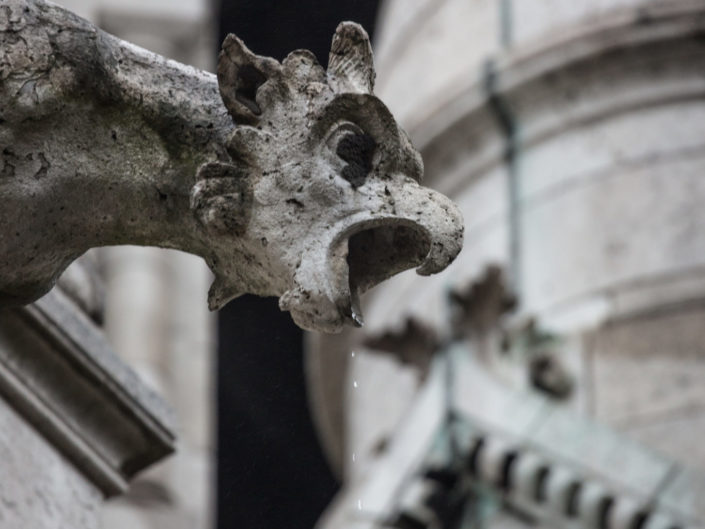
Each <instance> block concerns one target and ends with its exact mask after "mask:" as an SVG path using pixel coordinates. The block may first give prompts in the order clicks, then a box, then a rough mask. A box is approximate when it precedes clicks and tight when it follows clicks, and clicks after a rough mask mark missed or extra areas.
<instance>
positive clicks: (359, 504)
mask: <svg viewBox="0 0 705 529" xmlns="http://www.w3.org/2000/svg"><path fill="white" fill-rule="evenodd" d="M357 510H358V511H361V510H362V500H357Z"/></svg>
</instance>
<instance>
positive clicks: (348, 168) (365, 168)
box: [335, 130, 377, 188]
mask: <svg viewBox="0 0 705 529" xmlns="http://www.w3.org/2000/svg"><path fill="white" fill-rule="evenodd" d="M376 147H377V143H376V142H375V140H374V138H373V137H372V136H370V135H369V134H367V133H365V132H362V131H353V130H347V131H345V132H344V133H343V134H342V135H341V136H340V139H339V140H338V144H337V145H336V148H335V153H336V154H337V155H338V156H339V157H340V159H341V160H343V161H344V162H346V165H345V167H343V171H342V173H341V176H342V177H343V178H345V179H346V180H347V181H348V182H350V185H351V186H353V188H358V187H360V186H361V185H362V184H364V183H365V179H366V178H367V175H368V174H369V173H370V172H371V171H372V158H373V156H374V153H375V148H376Z"/></svg>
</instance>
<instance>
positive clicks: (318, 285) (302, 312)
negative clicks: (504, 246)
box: [279, 182, 463, 332]
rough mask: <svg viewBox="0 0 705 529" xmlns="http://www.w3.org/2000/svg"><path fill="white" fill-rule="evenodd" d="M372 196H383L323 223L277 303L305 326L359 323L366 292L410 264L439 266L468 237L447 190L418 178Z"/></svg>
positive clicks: (332, 328)
mask: <svg viewBox="0 0 705 529" xmlns="http://www.w3.org/2000/svg"><path fill="white" fill-rule="evenodd" d="M367 187H368V193H370V195H369V196H377V197H379V196H382V197H384V198H385V199H388V200H386V203H385V202H379V203H378V204H380V205H379V206H378V207H377V209H376V210H374V209H373V211H366V210H360V211H357V212H355V213H353V214H352V215H349V216H347V217H345V218H342V219H340V220H339V221H338V222H337V223H335V225H334V226H328V227H327V229H325V230H322V232H321V231H317V233H318V234H319V236H318V237H319V238H317V239H315V240H313V241H309V243H308V248H311V249H314V248H315V249H317V250H310V251H308V252H307V253H306V254H304V255H303V258H302V260H301V261H300V263H299V265H297V269H296V274H295V277H294V285H293V288H291V289H289V290H288V291H287V292H285V293H284V294H283V295H282V297H281V298H280V301H279V305H280V307H281V308H282V309H283V310H288V311H290V312H291V315H292V317H293V318H294V321H295V322H296V323H297V324H298V325H299V326H301V327H303V328H305V329H311V330H317V331H323V332H340V330H342V327H343V326H344V325H345V324H350V325H353V326H357V327H360V326H361V325H362V324H363V316H362V311H361V308H360V295H361V294H362V293H364V292H365V291H367V290H369V289H370V288H372V287H373V286H375V285H377V284H378V283H380V282H382V281H384V280H385V279H388V278H389V277H391V276H393V275H395V274H397V273H399V272H401V271H403V270H407V269H409V268H414V267H416V271H417V273H418V274H420V275H430V274H434V273H437V272H440V271H441V270H443V269H444V268H446V267H447V266H448V265H449V264H450V263H451V262H452V261H453V259H455V257H456V255H457V254H458V252H460V249H461V247H462V243H463V220H462V216H461V214H460V211H459V210H458V208H457V207H456V206H455V205H454V204H453V203H452V202H451V201H450V199H448V198H446V197H445V196H443V195H441V194H440V193H437V192H435V191H432V190H430V189H425V188H421V187H420V186H418V185H417V184H415V183H409V182H405V185H404V186H397V187H396V188H395V187H392V186H389V192H388V188H387V185H385V184H380V186H379V187H380V189H378V190H375V189H371V190H370V189H369V188H371V186H370V184H368V185H367Z"/></svg>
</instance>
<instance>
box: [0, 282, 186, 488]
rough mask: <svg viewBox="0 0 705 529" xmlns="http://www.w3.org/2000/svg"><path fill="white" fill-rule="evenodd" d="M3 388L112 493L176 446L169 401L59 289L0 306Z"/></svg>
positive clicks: (0, 379)
mask: <svg viewBox="0 0 705 529" xmlns="http://www.w3.org/2000/svg"><path fill="white" fill-rule="evenodd" d="M0 395H2V397H3V398H4V399H5V400H6V401H7V402H8V403H10V404H11V405H12V406H13V407H14V408H15V409H16V410H17V411H18V413H20V414H21V415H22V416H23V417H24V418H25V420H27V421H28V422H29V423H30V424H32V425H33V426H34V428H35V429H37V430H38V431H39V432H40V433H41V434H42V435H43V436H44V437H46V438H47V439H48V440H49V441H50V442H51V443H52V444H53V446H55V447H56V448H57V450H59V451H60V452H61V453H62V454H63V455H64V456H65V457H66V458H67V459H68V460H69V461H71V463H72V464H73V465H74V466H75V467H76V468H78V469H79V470H80V471H81V472H82V473H83V474H84V475H86V476H87V477H88V478H89V479H90V480H91V481H92V482H93V483H94V484H95V485H96V486H97V487H98V488H99V489H100V490H101V491H102V492H103V493H104V494H105V495H106V496H112V495H115V494H117V493H120V492H122V491H124V490H125V489H126V487H127V481H128V480H129V479H130V478H131V477H132V476H133V475H134V474H136V473H137V472H139V471H141V470H142V469H144V468H145V467H146V466H148V465H150V464H151V463H154V462H155V461H158V460H160V459H162V458H163V457H165V456H166V455H167V454H169V453H171V452H172V451H173V450H174V445H175V439H174V426H173V422H174V421H173V417H172V414H171V412H170V411H169V410H168V408H167V407H166V405H165V404H164V403H163V401H162V400H161V399H160V398H159V397H158V396H157V395H156V394H154V393H153V392H152V391H151V390H149V389H148V388H146V387H145V386H144V385H143V384H142V383H141V382H140V381H139V379H138V378H137V376H136V375H135V374H134V373H133V372H132V371H131V370H130V369H129V368H128V367H127V366H126V365H125V364H124V363H123V362H122V361H121V360H120V359H119V358H118V357H117V356H116V355H115V353H114V351H113V350H112V349H111V347H110V346H109V344H108V343H107V341H106V340H105V337H104V336H103V334H102V333H101V331H100V330H99V328H98V327H96V326H95V324H94V323H93V322H91V321H90V320H89V319H88V318H87V317H86V316H84V314H83V313H81V312H79V311H77V310H76V309H75V308H74V307H73V306H72V304H71V302H70V301H68V299H67V298H66V297H65V296H64V295H63V294H62V293H60V292H58V291H57V290H56V289H55V290H54V291H52V292H51V293H50V294H48V295H47V296H45V297H43V298H42V299H40V300H39V301H37V302H36V303H34V304H32V305H29V306H26V307H23V308H20V309H12V310H9V309H7V310H2V311H0Z"/></svg>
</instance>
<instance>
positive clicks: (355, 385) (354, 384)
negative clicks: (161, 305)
mask: <svg viewBox="0 0 705 529" xmlns="http://www.w3.org/2000/svg"><path fill="white" fill-rule="evenodd" d="M353 387H354V388H356V387H357V380H353Z"/></svg>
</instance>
